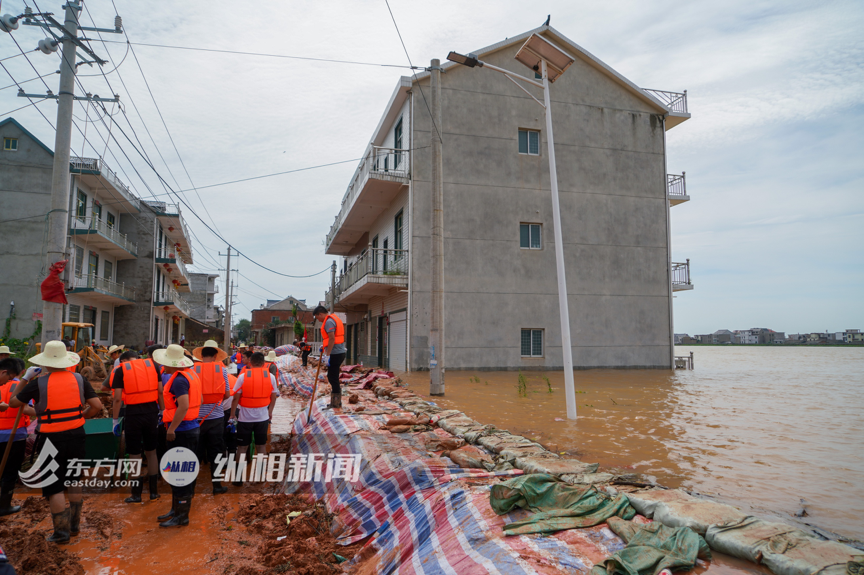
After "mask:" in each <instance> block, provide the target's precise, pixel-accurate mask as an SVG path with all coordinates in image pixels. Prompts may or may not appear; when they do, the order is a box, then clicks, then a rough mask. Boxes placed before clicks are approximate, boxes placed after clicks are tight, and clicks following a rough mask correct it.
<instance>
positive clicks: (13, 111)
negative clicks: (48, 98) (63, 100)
mask: <svg viewBox="0 0 864 575" xmlns="http://www.w3.org/2000/svg"><path fill="white" fill-rule="evenodd" d="M44 101H45V100H37V101H35V102H34V101H33V100H30V103H29V104H26V105H24V106H21V107H20V108H15V109H14V110H12V111H10V112H3V113H2V114H0V118H2V117H3V116H8V115H9V114H14V113H15V112H17V111H18V110H23V109H24V108H29V107H30V106H35V105H36V104H41V103H42V102H44Z"/></svg>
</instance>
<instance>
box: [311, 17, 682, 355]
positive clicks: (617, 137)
mask: <svg viewBox="0 0 864 575" xmlns="http://www.w3.org/2000/svg"><path fill="white" fill-rule="evenodd" d="M533 33H538V34H541V35H542V36H543V37H545V38H546V39H547V40H549V41H550V42H552V43H554V44H555V45H557V46H559V47H560V48H561V49H563V50H564V51H565V52H568V53H569V54H571V55H572V56H574V57H575V60H576V61H575V63H574V64H573V65H572V66H571V67H570V69H569V70H568V71H567V73H566V74H564V75H563V76H562V77H561V78H560V79H558V81H556V82H555V84H553V85H552V87H551V99H552V106H553V117H554V121H555V141H556V159H557V165H558V184H559V189H560V202H561V213H562V232H563V238H564V244H565V245H564V255H565V261H566V270H567V281H568V298H569V306H570V314H571V317H570V323H571V331H572V347H573V360H574V365H575V366H576V367H577V368H591V367H656V368H671V367H672V365H673V354H674V351H673V337H674V336H673V322H672V312H673V310H672V294H673V292H675V291H678V290H686V289H692V287H693V286H692V283H691V281H690V274H689V271H690V270H689V260H688V261H686V262H680V263H676V262H673V261H672V257H671V245H670V241H671V240H670V238H671V232H670V228H671V214H670V207H671V206H673V205H678V204H680V203H682V202H686V201H688V200H689V196H688V195H687V191H686V186H685V180H684V174H680V175H675V174H668V173H667V170H666V137H665V133H666V131H668V130H670V129H672V128H673V127H675V126H677V125H679V124H680V123H681V122H683V121H685V120H687V119H688V118H689V117H690V114H689V113H688V111H687V98H686V92H684V93H674V92H664V91H657V90H648V89H643V88H640V87H638V86H637V85H636V84H634V83H633V82H631V81H630V80H628V79H627V78H624V77H623V76H621V75H620V74H619V73H618V72H616V71H615V70H614V69H612V68H611V67H610V66H608V65H607V64H605V63H604V62H602V61H600V60H599V59H598V58H597V57H595V56H594V55H592V54H591V53H589V52H587V51H586V50H585V49H583V48H582V47H580V46H579V45H577V44H576V43H574V42H573V41H571V40H569V39H568V38H566V37H565V36H564V35H562V34H561V33H560V32H558V31H556V30H555V29H554V28H551V27H549V26H543V27H541V28H538V29H536V30H531V31H529V32H526V33H524V34H521V35H519V36H516V37H513V38H508V39H506V40H504V41H502V42H499V43H497V44H494V45H492V46H489V47H486V48H483V49H481V50H476V51H474V53H475V54H476V55H477V56H478V57H479V58H480V59H482V60H484V61H486V62H488V63H490V64H494V65H496V66H499V67H501V68H505V69H508V70H512V71H514V72H516V73H518V74H521V75H526V73H530V70H528V69H527V68H525V67H523V66H522V65H521V64H519V63H518V62H517V61H516V60H514V55H515V54H516V52H517V51H518V49H519V48H520V46H521V45H522V44H523V43H524V41H525V40H526V39H527V38H528V37H529V36H530V35H531V34H533ZM454 48H460V47H459V46H454ZM443 68H444V71H445V72H446V73H444V74H442V76H441V82H442V88H441V92H442V104H441V107H442V116H443V125H441V126H436V125H433V123H432V121H431V115H430V113H429V111H428V109H427V105H428V100H429V98H430V94H431V92H430V77H429V73H428V72H424V73H420V74H418V75H417V76H416V77H414V78H411V77H402V78H400V80H399V82H398V84H397V86H396V89H395V90H394V92H393V94H392V96H391V97H390V100H389V101H388V102H387V104H386V106H385V109H384V113H383V115H382V117H381V120H380V121H379V123H378V126H377V128H376V129H375V131H374V132H373V134H372V137H371V139H370V142H369V144H368V146H367V148H366V151H365V154H364V159H363V160H362V161H361V162H360V165H359V166H358V167H357V170H356V171H355V173H354V176H353V177H352V179H351V181H350V183H349V185H348V189H347V191H346V192H345V196H344V198H343V201H342V206H341V209H340V210H339V213H338V214H336V217H335V221H334V223H333V225H332V227H331V229H330V231H329V233H328V234H327V237H326V240H325V246H326V252H327V253H328V254H333V255H340V256H343V258H344V260H343V262H342V265H341V266H340V268H341V269H342V273H341V274H340V276H339V278H338V281H337V283H336V287H335V293H333V294H328V298H329V296H330V295H333V296H334V298H335V309H336V310H337V311H339V312H345V313H346V317H347V334H346V335H347V342H348V348H349V357H348V359H347V361H348V362H350V363H353V362H359V361H362V362H364V363H366V364H371V365H385V366H388V367H389V368H390V369H394V370H423V369H428V366H429V361H430V350H429V339H428V337H429V331H430V323H429V322H430V306H431V273H430V272H431V248H430V230H431V221H432V213H431V203H432V199H431V198H432V185H431V171H432V149H431V145H430V144H431V138H435V137H438V134H440V137H441V138H442V140H443V173H444V231H443V235H444V302H445V303H444V305H445V312H444V313H445V322H444V334H445V335H444V345H445V347H446V368H447V369H514V370H515V369H523V370H531V369H561V368H562V366H563V359H562V352H561V334H560V320H559V311H558V310H559V306H558V296H557V284H556V265H555V255H554V249H553V246H552V238H553V234H552V202H551V196H550V181H549V163H548V158H547V157H546V143H545V140H546V134H545V122H544V115H543V110H542V108H540V107H539V106H538V105H537V104H536V103H535V102H534V101H533V100H532V99H531V97H530V96H528V95H527V94H525V92H523V91H522V90H520V89H519V88H518V87H516V86H514V85H513V83H511V82H510V81H509V80H508V79H507V78H506V77H504V76H503V75H500V74H495V73H492V72H490V71H487V70H483V69H482V68H474V69H469V68H465V67H462V66H458V65H455V64H451V63H445V64H444V65H443ZM529 89H530V88H529Z"/></svg>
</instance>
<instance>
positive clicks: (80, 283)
mask: <svg viewBox="0 0 864 575" xmlns="http://www.w3.org/2000/svg"><path fill="white" fill-rule="evenodd" d="M69 293H70V294H75V295H79V296H84V297H87V298H88V299H92V300H93V301H100V302H105V303H110V304H114V305H126V304H130V303H135V288H131V287H126V285H125V284H119V283H117V282H114V281H111V280H109V279H106V278H102V277H99V276H97V275H94V274H87V275H80V276H73V277H72V279H71V280H70V281H69Z"/></svg>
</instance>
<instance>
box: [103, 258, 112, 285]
mask: <svg viewBox="0 0 864 575" xmlns="http://www.w3.org/2000/svg"><path fill="white" fill-rule="evenodd" d="M102 275H103V276H104V277H105V279H106V280H109V281H110V280H112V279H114V264H113V263H112V262H109V261H108V260H105V263H103V264H102Z"/></svg>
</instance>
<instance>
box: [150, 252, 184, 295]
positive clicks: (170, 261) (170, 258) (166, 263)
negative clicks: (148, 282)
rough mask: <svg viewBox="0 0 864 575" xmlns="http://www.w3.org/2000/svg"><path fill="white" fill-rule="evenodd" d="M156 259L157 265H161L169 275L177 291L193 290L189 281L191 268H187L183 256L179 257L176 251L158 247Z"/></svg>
mask: <svg viewBox="0 0 864 575" xmlns="http://www.w3.org/2000/svg"><path fill="white" fill-rule="evenodd" d="M155 261H156V265H157V266H158V267H161V268H162V269H163V270H164V272H165V273H166V274H167V275H168V278H169V279H170V280H171V282H172V283H173V284H174V286H175V289H176V290H177V291H179V292H189V291H192V289H191V286H190V282H189V270H188V269H186V264H185V263H184V262H183V260H182V259H181V258H179V257H177V254H176V253H174V251H169V250H165V249H157V250H156V258H155Z"/></svg>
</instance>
